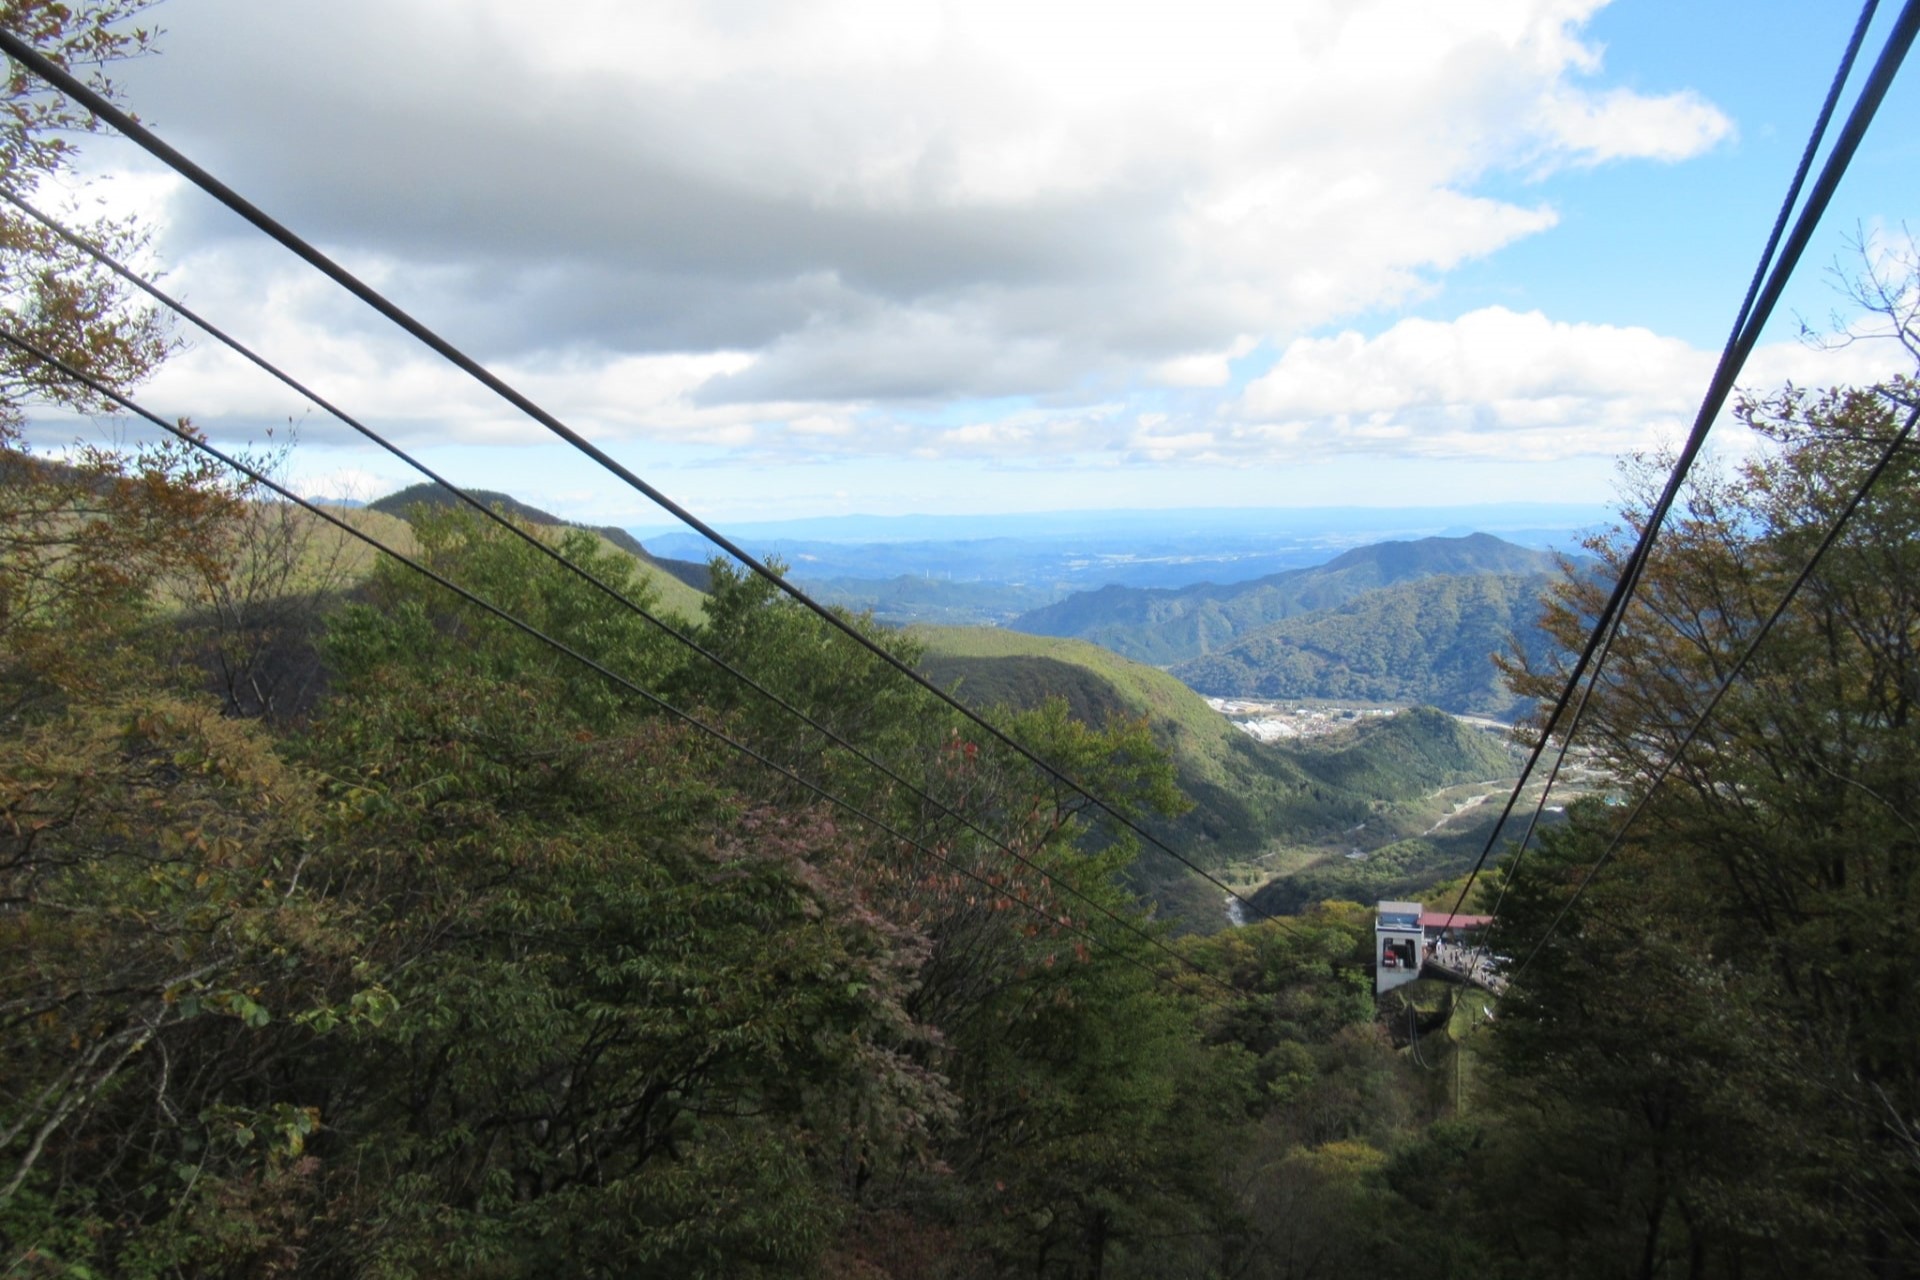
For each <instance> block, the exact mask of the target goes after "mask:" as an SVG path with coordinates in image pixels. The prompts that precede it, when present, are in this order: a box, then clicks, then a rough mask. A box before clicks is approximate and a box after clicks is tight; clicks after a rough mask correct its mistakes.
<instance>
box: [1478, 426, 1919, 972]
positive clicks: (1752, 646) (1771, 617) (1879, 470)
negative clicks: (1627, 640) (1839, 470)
mask: <svg viewBox="0 0 1920 1280" xmlns="http://www.w3.org/2000/svg"><path fill="white" fill-rule="evenodd" d="M1916 424H1920V405H1916V406H1915V407H1914V408H1913V409H1912V410H1911V411H1910V412H1909V413H1908V414H1907V420H1906V422H1904V423H1903V424H1901V427H1900V430H1899V431H1898V432H1896V433H1895V434H1894V436H1893V439H1892V440H1890V441H1888V443H1887V446H1886V448H1885V449H1884V450H1882V451H1881V454H1880V458H1879V460H1878V461H1877V462H1875V463H1874V465H1873V468H1872V469H1871V470H1869V471H1868V472H1867V474H1866V477H1865V478H1864V479H1863V480H1861V482H1860V485H1859V487H1858V489H1856V490H1855V491H1854V495H1853V497H1852V498H1851V499H1849V500H1848V502H1847V505H1846V506H1845V507H1844V508H1843V509H1842V510H1841V512H1840V515H1839V517H1838V518H1837V519H1835V520H1834V522H1833V524H1832V525H1831V526H1830V527H1829V528H1828V529H1827V532H1826V536H1825V537H1823V538H1821V540H1820V545H1819V546H1818V547H1815V548H1814V551H1813V555H1812V556H1810V557H1809V558H1808V559H1807V562H1806V564H1805V565H1804V566H1803V567H1802V568H1801V570H1800V572H1799V574H1798V575H1797V576H1796V577H1795V578H1794V580H1793V584H1792V585H1791V586H1789V587H1788V588H1787V590H1786V594H1785V595H1783V596H1781V597H1780V603H1778V604H1777V605H1775V606H1774V608H1773V612H1772V613H1770V614H1768V615H1767V619H1766V621H1764V622H1762V623H1761V624H1760V627H1759V629H1758V630H1757V631H1755V632H1754V633H1753V636H1752V638H1751V639H1750V640H1749V641H1748V642H1747V646H1746V648H1745V649H1744V650H1743V651H1742V652H1741V654H1740V657H1739V658H1738V659H1737V660H1736V661H1735V662H1734V664H1733V666H1732V667H1731V668H1730V669H1729V670H1728V672H1727V674H1726V675H1725V676H1724V677H1723V678H1722V679H1721V681H1720V684H1719V687H1718V688H1716V689H1715V690H1714V692H1713V696H1712V697H1711V698H1709V699H1708V700H1707V705H1706V706H1705V707H1703V708H1702V709H1701V711H1700V714H1699V715H1698V716H1696V717H1695V718H1694V721H1693V724H1692V726H1691V727H1690V728H1688V730H1687V732H1686V736H1685V737H1683V738H1681V739H1680V743H1679V745H1678V746H1676V747H1675V748H1674V749H1673V752H1672V753H1671V754H1670V755H1669V756H1668V757H1667V761H1666V763H1665V764H1663V765H1661V766H1660V770H1659V772H1657V773H1656V774H1654V776H1653V779H1652V780H1651V781H1650V782H1649V783H1648V784H1647V786H1646V789H1645V790H1644V791H1642V792H1641V794H1640V799H1639V800H1638V801H1637V802H1636V803H1635V804H1634V806H1633V808H1632V809H1631V810H1629V811H1628V813H1627V816H1626V817H1625V818H1624V819H1622V820H1621V823H1620V825H1619V826H1618V827H1617V828H1615V829H1614V833H1613V836H1612V838H1611V839H1609V840H1608V842H1607V847H1606V848H1605V849H1602V850H1601V851H1600V856H1599V857H1598V858H1596V859H1595V860H1594V862H1593V865H1592V866H1590V867H1588V868H1587V873H1586V874H1585V875H1584V876H1583V877H1581V880H1580V883H1579V885H1578V886H1577V887H1576V888H1575V889H1574V891H1573V893H1572V895H1571V896H1570V897H1568V899H1567V900H1566V902H1564V903H1562V904H1561V907H1560V910H1559V911H1558V912H1557V913H1556V914H1555V915H1554V917H1553V919H1552V921H1550V922H1549V923H1548V925H1547V928H1546V932H1544V933H1542V934H1541V935H1540V938H1539V940H1538V941H1537V942H1535V943H1534V944H1533V948H1532V949H1531V950H1530V951H1528V952H1527V954H1526V957H1525V958H1524V959H1523V960H1521V962H1520V964H1519V966H1518V967H1517V968H1515V969H1514V971H1513V975H1512V976H1513V978H1515V979H1517V978H1518V977H1519V976H1520V975H1521V974H1522V973H1525V972H1526V970H1527V966H1528V965H1530V964H1532V963H1533V960H1534V957H1535V956H1537V955H1539V954H1540V951H1541V949H1542V948H1543V947H1545V946H1546V945H1547V940H1548V939H1549V938H1551V937H1553V935H1554V933H1555V931H1557V930H1558V929H1559V928H1560V925H1561V923H1562V922H1563V921H1564V920H1566V918H1567V914H1568V913H1569V912H1570V911H1572V910H1573V907H1574V904H1575V903H1577V902H1579V901H1580V899H1581V897H1582V896H1583V895H1585V893H1586V891H1587V886H1588V885H1590V884H1592V883H1593V878H1594V877H1595V876H1597V875H1598V874H1600V869H1601V868H1602V867H1604V866H1605V865H1606V864H1607V862H1608V860H1609V859H1611V858H1612V857H1613V855H1614V852H1615V851H1616V850H1618V849H1619V847H1620V844H1621V842H1622V841H1623V840H1625V839H1626V835H1627V831H1628V829H1629V828H1631V827H1632V826H1633V824H1634V821H1635V820H1636V819H1637V818H1639V816H1640V814H1641V813H1642V812H1643V811H1644V810H1645V809H1646V807H1647V803H1648V802H1649V801H1650V800H1652V799H1653V795H1654V793H1655V792H1656V791H1658V790H1659V789H1660V785H1661V784H1662V783H1664V782H1665V781H1666V780H1667V776H1668V775H1669V774H1671V773H1672V772H1673V770H1674V768H1675V767H1676V766H1678V765H1679V763H1680V757H1681V756H1682V755H1684V754H1685V753H1686V750H1687V748H1688V747H1689V746H1691V745H1692V744H1693V741H1694V739H1696V738H1698V737H1699V736H1700V731H1701V730H1702V729H1704V728H1706V725H1707V720H1708V718H1709V717H1711V716H1712V715H1713V713H1714V710H1715V708H1717V707H1718V706H1719V705H1720V700H1721V699H1722V698H1724V697H1726V695H1727V692H1728V691H1729V690H1730V689H1732V688H1733V685H1734V682H1735V681H1736V680H1738V679H1739V678H1740V675H1741V673H1742V672H1744V671H1745V670H1746V668H1747V663H1748V662H1749V661H1751V660H1752V658H1753V655H1754V654H1755V653H1756V652H1757V651H1758V650H1759V648H1760V643H1761V641H1763V640H1765V639H1766V638H1767V633H1768V632H1769V631H1771V630H1773V628H1774V624H1776V623H1777V622H1779V621H1780V619H1781V617H1782V616H1783V615H1785V613H1786V611H1787V608H1788V606H1789V605H1791V604H1792V603H1793V601H1794V598H1795V597H1796V596H1798V595H1799V594H1800V588H1802V587H1804V586H1805V585H1806V584H1807V580H1808V579H1809V578H1811V577H1812V576H1813V571H1814V570H1815V569H1816V568H1818V567H1819V564H1820V561H1821V560H1822V559H1823V558H1825V556H1826V554H1827V552H1828V550H1830V549H1831V548H1832V546H1833V544H1834V543H1835V542H1837V541H1838V540H1839V538H1840V534H1841V533H1842V532H1843V531H1844V530H1845V529H1846V527H1847V522H1848V521H1850V520H1852V519H1853V516H1854V513H1855V512H1857V511H1858V510H1859V509H1860V506H1861V504H1862V503H1864V502H1865V501H1866V500H1867V495H1868V494H1869V493H1871V492H1872V491H1873V486H1874V485H1875V484H1876V483H1878V482H1879V480H1880V477H1881V475H1882V474H1883V473H1884V472H1885V471H1886V469H1887V467H1888V466H1890V465H1891V464H1892V462H1893V460H1894V458H1895V457H1896V456H1897V455H1898V454H1899V452H1900V449H1901V447H1902V446H1903V445H1905V444H1906V442H1907V440H1908V439H1909V438H1910V437H1911V436H1912V434H1913V429H1914V427H1915V425H1916Z"/></svg>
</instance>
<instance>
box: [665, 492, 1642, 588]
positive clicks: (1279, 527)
mask: <svg viewBox="0 0 1920 1280" xmlns="http://www.w3.org/2000/svg"><path fill="white" fill-rule="evenodd" d="M1606 514H1607V513H1606V512H1605V510H1604V509H1603V508H1600V507H1592V506H1569V505H1566V504H1548V503H1504V504H1492V505H1484V506H1473V507H1418V508H1414V507H1404V508H1391V507H1390V508H1383V507H1319V508H1304V507H1296V508H1272V509H1249V508H1221V509H1216V510H1183V511H1167V510H1129V511H1054V512H1034V513H1024V514H1012V515H969V516H840V517H831V518H816V519H809V520H783V521H773V522H745V523H728V524H727V525H726V526H725V527H726V531H727V533H728V535H729V536H731V537H733V538H734V539H735V540H736V541H738V542H739V543H740V544H741V545H742V546H744V547H746V548H747V549H748V550H749V551H751V552H753V553H754V554H755V555H759V556H777V557H778V558H779V559H781V560H783V561H785V562H786V563H787V564H789V565H791V566H793V571H794V575H795V577H796V578H797V579H812V580H824V579H837V578H870V579H884V578H896V577H901V576H910V577H920V578H937V579H941V580H943V581H952V582H955V583H963V582H971V583H999V584H1006V585H1011V586H1016V587H1021V588H1030V589H1033V590H1036V591H1043V592H1049V593H1052V594H1053V595H1054V596H1055V598H1058V596H1061V595H1065V594H1066V593H1068V592H1071V591H1091V590H1093V589H1094V588H1096V587H1103V586H1108V585H1118V586H1129V587H1161V588H1181V587H1190V586H1193V585H1195V584H1197V583H1202V582H1211V583H1214V584H1224V583H1236V582H1247V581H1249V580H1251V579H1255V578H1262V577H1266V576H1269V575H1272V574H1277V573H1281V572H1284V571H1286V570H1290V569H1301V568H1307V567H1310V566H1313V565H1321V564H1325V563H1326V562H1327V561H1328V560H1331V559H1333V558H1334V557H1335V556H1337V555H1339V554H1341V553H1342V552H1344V551H1350V550H1352V549H1353V548H1355V547H1365V546H1371V545H1374V544H1376V543H1383V542H1388V541H1401V542H1407V541H1412V540H1415V539H1420V538H1451V537H1457V536H1459V535H1463V534H1467V533H1472V532H1476V531H1477V532H1485V533H1491V534H1494V535H1496V536H1498V537H1500V538H1503V539H1505V540H1506V541H1508V542H1511V543H1515V544H1517V545H1520V546H1525V547H1536V548H1541V549H1558V550H1572V549H1574V548H1576V547H1577V545H1578V535H1579V533H1580V531H1582V530H1584V529H1588V528H1592V527H1593V526H1595V525H1596V524H1599V523H1600V522H1602V521H1603V520H1604V519H1605V518H1606ZM634 532H635V533H637V534H639V535H640V536H641V537H642V538H643V539H644V540H645V541H646V544H647V546H649V547H651V548H652V549H653V550H654V551H655V552H656V553H657V554H660V555H667V556H684V557H686V558H688V559H692V560H701V561H704V560H705V559H706V558H707V556H708V555H709V554H710V553H711V547H710V546H709V545H708V544H707V543H706V542H705V541H704V539H701V538H699V537H698V536H697V535H694V534H692V533H689V532H687V531H686V530H684V529H652V530H641V529H636V530H635V531H634ZM1028 607H1029V608H1031V607H1032V606H1028Z"/></svg>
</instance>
